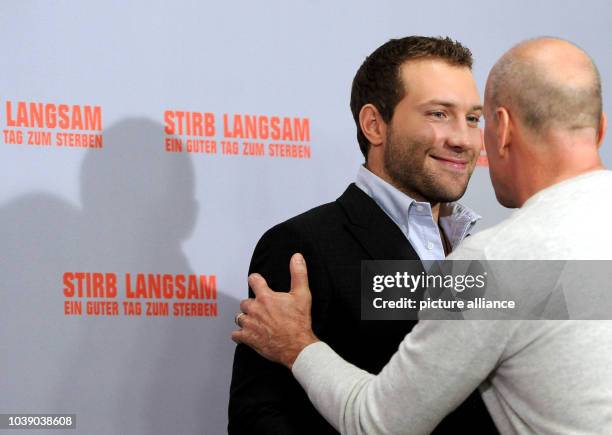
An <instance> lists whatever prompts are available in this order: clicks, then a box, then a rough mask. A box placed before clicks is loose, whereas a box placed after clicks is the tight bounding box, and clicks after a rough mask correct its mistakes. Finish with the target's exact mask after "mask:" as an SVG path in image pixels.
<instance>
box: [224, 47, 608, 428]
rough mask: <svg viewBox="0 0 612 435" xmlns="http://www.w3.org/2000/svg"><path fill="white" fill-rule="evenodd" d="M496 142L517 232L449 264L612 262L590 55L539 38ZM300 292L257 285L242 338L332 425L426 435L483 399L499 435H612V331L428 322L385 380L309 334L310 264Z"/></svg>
mask: <svg viewBox="0 0 612 435" xmlns="http://www.w3.org/2000/svg"><path fill="white" fill-rule="evenodd" d="M484 115H485V121H486V126H485V143H486V149H487V155H488V157H489V164H490V171H491V180H492V182H493V186H494V188H495V193H496V196H497V198H498V200H499V201H500V203H501V204H503V205H505V206H507V207H519V210H517V211H516V212H515V213H514V214H513V215H512V216H511V217H510V218H509V219H507V220H506V221H504V222H502V223H500V224H499V225H497V226H495V227H493V228H491V229H489V230H487V231H483V232H481V233H479V234H476V235H474V236H472V237H470V238H468V239H466V240H465V241H464V242H463V243H462V245H461V246H460V247H459V248H458V249H457V250H456V251H455V252H454V253H453V254H452V255H451V256H450V257H449V259H482V260H550V259H580V260H589V259H606V260H610V259H612V249H611V248H610V247H611V246H612V232H611V231H609V222H610V221H609V220H610V216H612V203H611V202H610V201H608V200H606V199H605V198H607V197H608V195H609V194H610V192H612V172H610V171H608V170H605V169H604V168H603V165H602V162H601V159H600V157H599V154H598V148H599V146H600V144H601V143H602V139H603V136H604V132H605V128H606V118H605V115H604V114H603V112H602V98H601V84H600V78H599V74H598V72H597V69H596V67H595V65H594V64H593V62H592V61H591V59H590V58H589V56H588V55H587V54H586V53H585V52H583V51H582V50H581V49H579V48H578V47H576V46H574V45H573V44H571V43H569V42H567V41H563V40H559V39H553V38H540V39H535V40H530V41H527V42H524V43H522V44H519V45H518V46H516V47H514V48H512V49H511V50H510V51H508V52H507V53H506V54H505V55H504V56H503V57H502V58H501V59H500V60H499V61H498V62H497V63H496V64H495V66H494V67H493V69H492V70H491V73H490V74H489V78H488V80H487V86H486V90H485V111H484ZM290 268H291V273H292V285H291V287H292V290H291V292H290V293H288V294H285V293H275V292H272V291H271V290H270V289H269V288H267V285H266V283H265V280H264V279H263V278H262V277H260V276H257V275H253V276H251V277H250V278H249V280H250V285H251V288H253V290H254V291H255V293H256V295H257V298H256V299H251V300H245V301H243V303H242V304H241V309H242V311H244V312H245V313H246V315H244V316H242V317H241V326H242V327H243V329H241V330H240V331H236V332H234V334H233V339H234V340H235V341H239V342H244V343H247V344H249V345H250V346H252V347H253V348H255V350H257V351H258V352H259V353H260V354H262V355H264V356H265V357H267V358H269V359H271V360H273V361H277V362H280V363H282V364H284V365H285V366H287V367H288V368H290V369H291V370H292V372H293V375H294V376H295V377H296V379H297V380H298V381H299V382H300V384H301V385H302V387H303V388H304V389H305V390H306V392H307V393H308V396H309V398H310V399H311V401H312V402H313V404H314V405H315V407H316V408H317V409H318V410H319V412H320V413H321V414H322V415H323V416H325V418H326V419H327V420H328V421H329V422H330V423H331V424H332V425H334V426H335V427H336V428H337V429H338V430H340V431H341V432H342V433H347V434H405V433H409V434H426V433H429V432H430V431H431V430H432V429H433V428H434V427H435V426H436V424H437V423H438V422H439V421H440V420H441V419H442V418H443V417H444V416H445V415H446V414H447V413H448V412H450V411H451V410H453V409H454V408H455V407H456V406H457V405H458V404H460V403H461V402H462V401H463V400H464V399H465V398H466V397H467V396H468V395H469V393H470V392H471V391H473V390H474V389H475V388H479V390H480V392H481V394H482V397H483V399H484V401H485V403H486V405H487V408H488V410H489V412H490V413H491V415H492V417H493V419H494V421H495V423H496V425H497V427H498V428H499V430H500V431H501V432H502V433H512V434H514V433H518V434H532V433H533V434H587V433H588V434H611V433H612V322H610V321H586V320H585V321H572V320H567V321H520V320H517V321H476V320H472V321H420V322H419V323H418V325H417V326H416V327H415V328H414V329H413V331H412V332H411V333H410V334H408V335H407V336H406V337H405V339H404V340H403V342H402V343H401V345H400V348H399V350H398V352H397V353H396V354H395V355H394V356H393V357H392V358H391V360H390V361H389V363H388V364H387V365H386V366H385V368H384V369H383V370H382V371H381V373H380V374H379V375H378V376H374V375H372V374H369V373H367V372H365V371H363V370H360V369H358V368H356V367H354V366H352V365H350V364H348V363H347V362H346V361H344V360H342V359H341V358H340V357H339V356H338V355H337V354H336V353H335V352H334V351H333V350H332V349H331V348H330V347H329V346H327V345H326V344H325V343H323V342H321V341H319V340H318V339H317V337H315V336H314V334H313V333H312V331H311V329H310V327H309V325H310V293H309V290H308V282H307V275H306V265H305V263H304V259H303V258H302V257H301V256H300V255H299V254H296V255H294V257H293V258H292V260H291V264H290Z"/></svg>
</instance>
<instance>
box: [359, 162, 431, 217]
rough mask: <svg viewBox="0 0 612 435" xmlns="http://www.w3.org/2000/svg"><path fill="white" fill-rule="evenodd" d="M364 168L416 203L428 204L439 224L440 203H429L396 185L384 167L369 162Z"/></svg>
mask: <svg viewBox="0 0 612 435" xmlns="http://www.w3.org/2000/svg"><path fill="white" fill-rule="evenodd" d="M364 166H365V167H366V169H367V170H368V171H370V172H371V173H373V174H374V175H376V176H378V177H380V178H382V179H383V180H385V181H386V182H387V183H389V184H390V185H391V186H393V187H395V188H396V189H397V190H399V191H400V192H402V193H404V194H405V195H408V196H409V197H410V198H412V199H414V200H415V201H418V202H428V203H429V204H430V206H431V214H432V216H433V219H434V222H435V223H436V224H437V223H438V218H439V217H440V203H439V202H432V201H429V200H428V199H427V198H423V196H421V195H419V194H418V193H416V192H413V191H411V190H410V189H406V188H405V187H404V186H402V185H400V184H399V183H396V182H395V180H393V179H392V178H391V176H389V174H388V173H387V171H385V168H384V167H383V166H382V165H380V166H377V165H372V164H370V163H369V162H366V163H365V165H364Z"/></svg>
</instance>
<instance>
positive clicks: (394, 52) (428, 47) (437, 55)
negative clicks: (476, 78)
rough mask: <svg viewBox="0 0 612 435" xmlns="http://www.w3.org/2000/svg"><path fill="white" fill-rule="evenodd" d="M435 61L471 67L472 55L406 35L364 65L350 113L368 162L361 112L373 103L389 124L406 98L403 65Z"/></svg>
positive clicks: (449, 43) (455, 45)
mask: <svg viewBox="0 0 612 435" xmlns="http://www.w3.org/2000/svg"><path fill="white" fill-rule="evenodd" d="M425 58H433V59H440V60H444V61H445V62H448V63H449V64H450V65H456V66H465V67H466V68H470V69H471V67H472V53H471V52H470V50H469V49H468V48H466V47H464V46H463V45H461V44H460V43H459V42H457V41H453V40H452V39H450V38H448V37H446V38H442V37H437V38H434V37H427V36H407V37H405V38H401V39H391V40H390V41H388V42H386V43H385V44H383V45H381V46H380V47H378V48H377V49H376V50H375V51H374V52H373V53H372V54H371V55H369V56H368V57H367V58H366V60H365V61H364V62H363V64H362V65H361V67H359V70H357V74H356V75H355V78H354V79H353V86H352V89H351V112H352V113H353V118H354V119H355V123H356V124H357V140H358V142H359V148H360V149H361V152H362V153H363V155H364V156H365V157H366V159H367V155H368V149H369V142H368V140H367V138H366V137H365V135H364V134H363V132H362V131H361V127H360V125H359V112H360V111H361V108H362V107H363V106H365V105H366V104H373V105H374V106H375V107H376V108H377V109H378V111H379V112H380V114H381V117H382V119H383V120H384V121H385V122H387V123H388V122H389V121H390V120H391V118H392V116H393V112H394V111H395V106H397V104H398V103H399V101H400V100H401V99H402V98H403V97H404V94H405V84H404V83H402V80H401V70H400V67H401V66H402V64H403V63H404V62H406V61H409V60H416V59H425Z"/></svg>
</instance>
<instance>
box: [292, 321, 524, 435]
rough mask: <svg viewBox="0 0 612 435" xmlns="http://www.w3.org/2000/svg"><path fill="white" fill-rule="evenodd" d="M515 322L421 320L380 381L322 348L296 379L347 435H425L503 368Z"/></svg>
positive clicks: (306, 354)
mask: <svg viewBox="0 0 612 435" xmlns="http://www.w3.org/2000/svg"><path fill="white" fill-rule="evenodd" d="M516 326H517V323H516V322H511V321H490V320H489V321H479V320H463V321H462V320H424V321H420V322H419V323H418V324H417V326H416V327H415V328H414V330H413V331H412V332H411V333H410V334H408V335H407V336H406V337H405V338H404V340H403V341H402V343H401V344H400V347H399V349H398V351H397V352H396V353H395V355H393V357H392V358H391V360H390V361H389V363H388V364H387V365H386V366H385V367H384V368H383V370H382V371H381V372H380V374H378V375H377V376H374V375H372V374H370V373H367V372H365V371H363V370H361V369H359V368H357V367H355V366H353V365H351V364H349V363H347V362H346V361H344V360H343V359H342V358H340V356H338V355H337V354H336V353H335V352H334V351H333V349H331V348H330V347H329V346H328V345H326V344H325V343H322V342H319V343H315V344H312V345H310V346H308V347H306V348H305V349H304V350H303V351H302V352H301V353H300V355H299V356H298V358H297V359H296V361H295V363H294V365H293V368H292V371H293V375H294V376H295V378H296V379H297V380H298V382H299V383H300V384H301V385H302V387H303V388H304V389H305V391H306V393H307V394H308V396H309V398H310V400H311V401H312V403H313V404H314V405H315V407H316V408H317V409H318V411H319V412H320V413H321V414H322V415H323V416H324V417H325V418H326V419H327V421H329V422H330V423H331V424H332V425H333V426H334V427H335V428H336V429H338V430H339V431H340V432H341V433H345V434H428V433H430V432H431V431H432V430H433V429H434V428H435V427H436V425H437V424H438V423H439V422H440V421H441V420H442V419H443V418H444V417H445V416H446V415H447V414H448V413H449V412H451V411H452V410H453V409H455V408H456V407H457V406H458V405H459V404H461V402H463V401H464V400H465V399H466V398H467V397H468V396H469V395H470V394H471V393H472V392H473V391H474V390H475V389H476V388H477V387H478V386H479V385H480V384H481V383H482V382H483V381H484V380H485V379H486V378H487V377H488V375H489V374H490V373H491V371H492V370H494V368H495V367H496V366H497V365H498V364H499V362H500V359H501V358H502V355H503V351H504V348H505V346H506V343H507V341H508V340H509V338H510V337H511V335H512V334H513V331H514V330H515V328H516Z"/></svg>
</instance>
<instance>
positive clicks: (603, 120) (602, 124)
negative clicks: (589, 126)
mask: <svg viewBox="0 0 612 435" xmlns="http://www.w3.org/2000/svg"><path fill="white" fill-rule="evenodd" d="M607 126H608V118H607V117H606V114H605V113H603V112H602V113H601V119H600V120H599V131H598V132H597V148H599V147H600V146H601V144H602V143H603V140H604V137H605V135H606V127H607Z"/></svg>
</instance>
